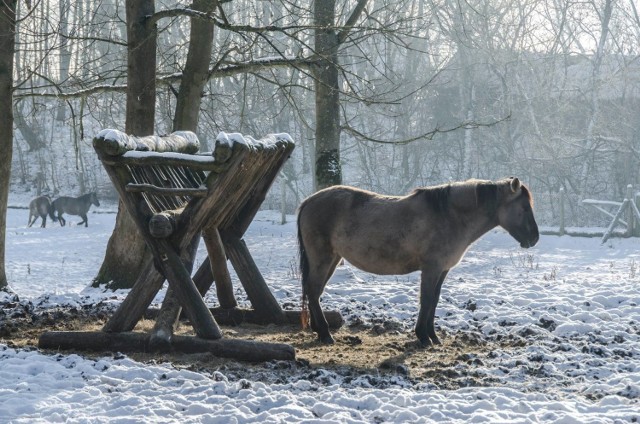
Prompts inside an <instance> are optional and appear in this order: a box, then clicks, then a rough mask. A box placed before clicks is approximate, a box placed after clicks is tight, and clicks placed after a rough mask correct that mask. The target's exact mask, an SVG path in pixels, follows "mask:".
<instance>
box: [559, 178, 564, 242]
mask: <svg viewBox="0 0 640 424" xmlns="http://www.w3.org/2000/svg"><path fill="white" fill-rule="evenodd" d="M559 195H560V231H559V233H560V235H561V236H563V235H564V233H565V229H564V187H560V193H559Z"/></svg>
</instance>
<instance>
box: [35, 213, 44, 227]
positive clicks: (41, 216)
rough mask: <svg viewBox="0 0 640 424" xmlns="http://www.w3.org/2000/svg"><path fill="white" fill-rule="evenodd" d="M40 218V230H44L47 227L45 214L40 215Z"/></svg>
mask: <svg viewBox="0 0 640 424" xmlns="http://www.w3.org/2000/svg"><path fill="white" fill-rule="evenodd" d="M40 218H42V225H41V226H40V228H46V227H47V214H44V215H40ZM34 221H35V220H34Z"/></svg>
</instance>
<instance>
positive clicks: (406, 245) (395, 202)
mask: <svg viewBox="0 0 640 424" xmlns="http://www.w3.org/2000/svg"><path fill="white" fill-rule="evenodd" d="M425 218H426V212H425V209H424V207H423V206H420V205H419V204H417V203H416V202H413V201H412V200H411V198H410V196H405V197H398V196H385V195H381V194H377V193H374V192H370V191H366V190H362V189H358V188H354V187H349V186H334V187H330V188H328V189H324V190H321V191H319V192H317V193H315V194H313V195H311V196H310V197H308V198H307V199H306V200H305V201H304V202H303V204H302V205H301V208H300V212H299V216H298V223H299V226H300V232H301V237H302V238H303V241H304V243H305V244H307V245H311V249H314V248H315V249H325V250H331V251H332V252H333V253H335V254H337V255H339V256H341V257H343V258H345V259H347V260H348V261H349V262H351V263H352V264H354V265H356V266H357V267H358V268H361V269H363V270H365V271H369V272H373V273H376V274H405V273H407V272H412V271H415V270H416V269H417V267H418V266H419V262H420V259H419V258H420V257H421V256H423V255H422V253H421V250H422V249H423V248H424V247H425V245H427V243H425V242H426V241H427V240H426V239H425V238H428V237H429V234H430V233H431V232H430V231H428V228H426V227H425V224H427V222H426V220H425ZM307 248H308V250H309V247H308V246H307Z"/></svg>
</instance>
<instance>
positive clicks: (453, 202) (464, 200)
mask: <svg viewBox="0 0 640 424" xmlns="http://www.w3.org/2000/svg"><path fill="white" fill-rule="evenodd" d="M520 187H521V190H522V193H521V196H524V197H526V198H527V200H528V201H529V204H530V205H531V207H533V196H532V195H531V192H530V191H529V189H528V188H527V187H526V186H525V185H524V184H522V185H521V186H520ZM410 196H422V197H423V201H425V202H426V203H427V204H429V205H430V206H431V208H432V209H433V210H434V211H435V212H438V213H446V212H447V211H448V210H449V209H450V208H451V207H452V206H454V207H460V208H463V209H480V210H484V211H486V213H487V214H489V215H492V214H494V213H495V211H496V210H497V209H498V184H497V183H496V182H494V181H486V180H468V181H464V182H457V183H450V184H442V185H438V186H432V187H420V188H417V189H415V190H414V191H413V192H412V193H411V194H410Z"/></svg>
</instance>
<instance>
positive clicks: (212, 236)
mask: <svg viewBox="0 0 640 424" xmlns="http://www.w3.org/2000/svg"><path fill="white" fill-rule="evenodd" d="M202 238H203V239H204V244H205V246H206V247H207V253H208V254H209V265H210V266H211V272H212V276H213V280H214V281H215V283H216V294H217V296H218V302H220V306H221V307H223V308H225V309H230V308H235V307H237V306H238V302H237V301H236V298H235V296H234V295H233V284H232V282H231V275H230V274H229V269H228V268H227V254H226V253H225V251H224V246H223V245H222V239H221V238H220V232H219V231H218V229H217V228H207V229H205V230H204V231H203V233H202ZM201 293H202V292H201Z"/></svg>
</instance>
